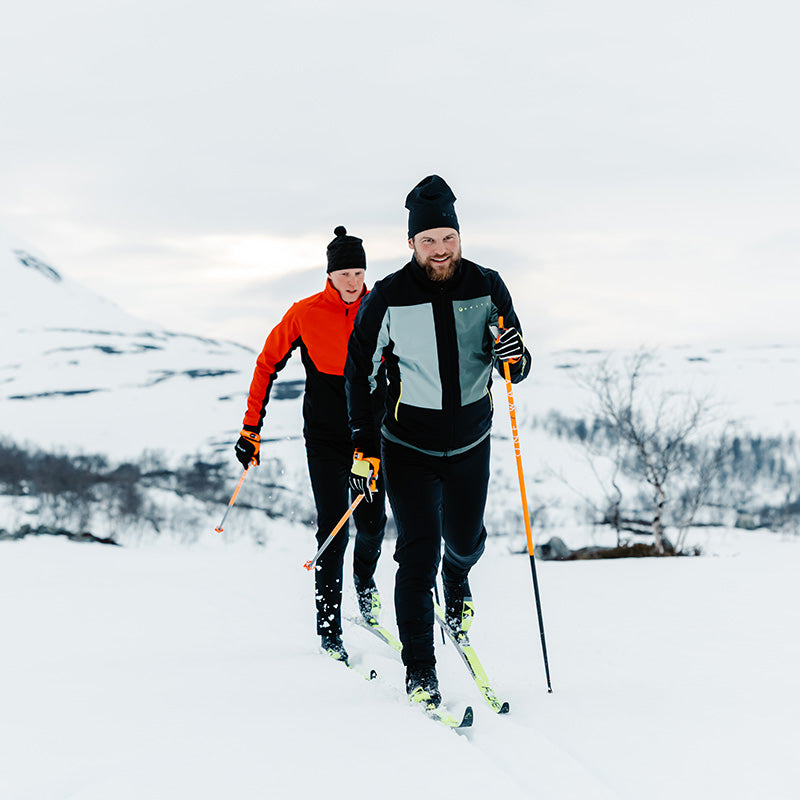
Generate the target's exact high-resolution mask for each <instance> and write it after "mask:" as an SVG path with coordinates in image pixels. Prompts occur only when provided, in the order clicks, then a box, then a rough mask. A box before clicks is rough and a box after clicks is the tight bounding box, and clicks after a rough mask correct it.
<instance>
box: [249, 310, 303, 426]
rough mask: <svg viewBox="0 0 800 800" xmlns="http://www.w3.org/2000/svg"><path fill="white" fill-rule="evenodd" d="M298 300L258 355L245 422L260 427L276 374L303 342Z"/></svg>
mask: <svg viewBox="0 0 800 800" xmlns="http://www.w3.org/2000/svg"><path fill="white" fill-rule="evenodd" d="M298 305H299V304H298V303H295V304H294V305H293V306H292V307H291V308H290V309H289V310H288V311H287V312H286V313H285V314H284V315H283V319H282V320H281V321H280V322H279V323H278V324H277V325H276V326H275V327H274V328H273V329H272V331H271V332H270V334H269V336H267V341H266V342H264V349H263V350H262V351H261V354H260V355H259V357H258V358H257V359H256V368H255V371H254V372H253V380H252V381H251V382H250V394H249V395H248V397H247V411H246V412H245V414H244V422H243V424H244V425H246V426H248V427H250V428H255V429H256V431H260V430H261V425H262V424H263V422H264V414H265V413H266V409H267V402H268V401H269V393H270V389H271V388H272V384H273V382H274V381H275V376H276V374H277V373H278V372H280V371H281V370H282V369H283V367H284V366H285V365H286V362H287V361H288V360H289V356H290V355H291V354H292V350H294V348H295V347H297V346H298V345H299V344H300V318H299V313H298Z"/></svg>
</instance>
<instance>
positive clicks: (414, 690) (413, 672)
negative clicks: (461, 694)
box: [406, 664, 442, 708]
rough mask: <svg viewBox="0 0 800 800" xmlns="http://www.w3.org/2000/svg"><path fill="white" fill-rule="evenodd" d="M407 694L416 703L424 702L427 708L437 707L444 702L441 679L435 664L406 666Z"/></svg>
mask: <svg viewBox="0 0 800 800" xmlns="http://www.w3.org/2000/svg"><path fill="white" fill-rule="evenodd" d="M406 694H408V699H409V700H411V701H412V702H414V703H423V704H424V705H425V706H426V707H427V708H437V707H438V706H439V704H440V703H441V702H442V694H441V692H440V691H439V680H438V678H437V677H436V667H435V666H434V665H433V664H417V665H411V666H408V667H406Z"/></svg>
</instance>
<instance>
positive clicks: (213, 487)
mask: <svg viewBox="0 0 800 800" xmlns="http://www.w3.org/2000/svg"><path fill="white" fill-rule="evenodd" d="M231 461H233V459H231ZM234 467H235V464H233V465H232V464H229V463H226V464H222V463H213V462H211V461H206V460H203V459H200V458H197V459H193V460H190V461H187V462H185V463H181V464H180V465H178V466H170V465H169V462H168V460H167V459H166V457H165V456H163V455H162V454H159V453H146V454H144V455H143V456H142V457H141V458H139V459H137V460H135V461H127V462H123V463H121V464H113V463H111V462H110V461H109V459H108V458H107V457H105V456H102V455H97V454H92V455H72V454H67V453H60V452H48V451H45V450H42V449H39V448H35V447H29V446H21V445H18V444H15V443H13V442H10V441H8V440H2V439H0V493H2V494H4V495H7V496H10V497H11V498H19V499H20V500H23V499H24V500H25V501H26V502H25V509H24V511H21V512H20V519H19V520H17V525H16V530H5V533H6V534H14V533H16V532H18V531H19V530H26V531H27V530H33V531H35V530H36V529H37V526H41V525H44V526H56V527H58V529H60V530H65V529H66V530H71V531H74V532H76V533H78V532H86V531H90V530H91V529H92V528H93V527H94V528H97V527H98V526H100V527H103V528H106V529H110V530H111V531H112V533H113V532H129V531H131V530H134V529H135V530H137V531H139V532H145V531H152V532H155V533H161V532H163V531H165V530H170V529H174V528H176V527H177V528H179V529H183V530H181V531H180V532H181V534H182V535H183V536H186V535H187V531H186V530H185V529H186V528H187V527H191V526H192V525H198V524H199V525H202V526H203V528H204V529H205V528H207V527H208V525H207V520H205V519H203V517H204V515H205V514H208V515H209V518H211V517H213V515H214V514H215V513H216V510H217V508H219V507H220V506H223V507H224V504H226V503H227V502H228V499H229V497H230V492H231V491H232V488H233V486H234V485H235V482H236V479H237V473H236V470H235V469H234ZM283 471H284V470H283V465H282V463H281V462H280V460H278V459H272V460H264V461H263V462H262V464H261V466H260V467H259V470H258V475H257V476H254V477H253V478H251V481H250V483H251V484H254V486H253V490H252V491H250V492H248V493H247V495H246V496H242V497H241V499H240V500H239V501H238V502H237V508H238V509H240V510H242V511H248V510H249V511H253V510H255V511H261V512H263V513H264V514H266V516H268V517H271V518H277V517H290V518H292V519H296V520H298V521H302V522H310V521H311V520H312V519H313V514H312V509H311V508H308V507H306V506H307V505H308V504H303V503H302V502H301V501H298V498H297V497H296V496H292V493H291V492H290V491H289V490H288V488H287V487H285V486H283V485H282V484H281V480H280V476H281V475H282V474H283ZM248 498H249V501H248ZM253 498H256V499H257V500H258V504H254V503H253V502H252V499H253ZM198 509H201V510H200V511H198ZM199 519H202V521H201V522H198V520H199ZM32 522H33V523H35V525H33V526H32V525H31V523H32ZM6 524H8V523H6ZM13 527H14V525H13V523H12V528H13ZM2 532H3V528H0V533H2ZM103 534H104V535H107V531H103Z"/></svg>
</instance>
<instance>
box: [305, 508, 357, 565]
mask: <svg viewBox="0 0 800 800" xmlns="http://www.w3.org/2000/svg"><path fill="white" fill-rule="evenodd" d="M363 499H364V495H363V494H360V495H359V496H358V497H356V499H355V500H353V502H352V503H351V504H350V508H348V509H347V511H345V512H344V516H343V517H342V518H341V519H340V520H339V521H338V522H337V523H336V527H335V528H334V529H333V530H332V531H331V533H330V536H328V538H327V539H326V540H325V541H324V542H323V543H322V547H320V548H319V550H317V554H316V555H315V556H314V558H312V559H311V561H306V563H305V564H303V566H304V567H305V568H306V569H307V570H309V571H311V570H312V569H314V566H315V565H316V563H317V561H318V560H319V557H320V556H321V555H322V554H323V553H324V552H325V550H326V549H327V547H328V545H329V544H330V543H331V542H332V541H333V537H334V536H336V534H337V533H339V531H340V530H341V529H342V526H343V525H344V524H345V522H347V520H348V519H350V516H351V515H352V513H353V512H354V511H355V510H356V508H357V507H358V504H359V503H360V502H361V501H362V500H363Z"/></svg>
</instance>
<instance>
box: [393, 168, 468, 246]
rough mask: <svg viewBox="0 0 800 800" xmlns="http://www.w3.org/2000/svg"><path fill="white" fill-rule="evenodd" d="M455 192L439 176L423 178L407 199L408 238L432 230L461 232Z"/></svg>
mask: <svg viewBox="0 0 800 800" xmlns="http://www.w3.org/2000/svg"><path fill="white" fill-rule="evenodd" d="M455 201H456V196H455V195H454V194H453V190H452V189H451V188H450V187H449V186H448V185H447V184H446V183H445V182H444V180H443V179H442V178H440V177H439V176H438V175H428V177H427V178H423V179H422V180H421V181H420V182H419V183H418V184H417V185H416V186H415V187H414V188H413V189H412V190H411V191H410V192H409V193H408V197H406V208H407V209H408V238H409V239H413V238H414V236H416V235H417V234H418V233H419V232H420V231H428V230H430V229H431V228H454V229H455V230H459V227H458V218H457V217H456V210H455V208H454V206H453V203H455Z"/></svg>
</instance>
